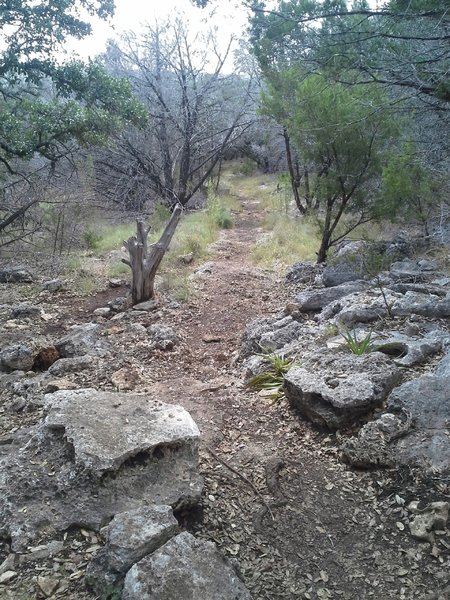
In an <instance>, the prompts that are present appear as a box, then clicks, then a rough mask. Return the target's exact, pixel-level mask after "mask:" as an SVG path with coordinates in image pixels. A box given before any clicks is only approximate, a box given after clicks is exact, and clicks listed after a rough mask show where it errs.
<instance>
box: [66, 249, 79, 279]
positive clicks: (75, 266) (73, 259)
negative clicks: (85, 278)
mask: <svg viewBox="0 0 450 600" xmlns="http://www.w3.org/2000/svg"><path fill="white" fill-rule="evenodd" d="M81 268H82V265H81V258H80V257H79V256H78V255H76V254H75V255H73V256H70V257H69V258H68V259H67V262H66V264H65V269H64V270H65V272H66V273H69V274H70V273H79V272H80V271H81Z"/></svg>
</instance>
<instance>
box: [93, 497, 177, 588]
mask: <svg viewBox="0 0 450 600" xmlns="http://www.w3.org/2000/svg"><path fill="white" fill-rule="evenodd" d="M178 532H179V527H178V522H177V520H176V519H175V517H174V516H173V512H172V508H171V507H170V506H152V505H151V506H147V505H142V506H139V507H137V508H136V509H134V510H131V511H127V512H124V513H120V514H118V515H116V516H115V517H114V518H113V520H112V521H111V523H110V524H109V525H108V527H107V534H106V544H105V546H104V547H103V548H102V549H101V550H100V552H99V553H98V554H97V555H96V556H95V557H94V558H93V559H92V561H91V562H90V563H89V565H88V568H87V571H86V582H87V583H88V585H89V586H90V587H91V588H93V589H94V591H95V592H96V593H97V594H99V595H100V596H101V595H102V594H105V593H106V592H107V591H108V589H111V586H114V585H116V584H117V583H118V582H119V580H120V579H121V578H122V577H123V576H124V575H125V573H126V572H127V571H128V569H130V567H132V566H133V565H134V564H135V563H137V562H138V561H140V560H141V559H142V558H144V557H145V556H147V555H148V554H151V553H152V552H154V551H155V550H157V549H158V548H160V547H161V546H163V545H164V544H165V543H166V542H168V541H169V540H170V539H171V538H172V537H173V536H174V535H176V534H177V533H178Z"/></svg>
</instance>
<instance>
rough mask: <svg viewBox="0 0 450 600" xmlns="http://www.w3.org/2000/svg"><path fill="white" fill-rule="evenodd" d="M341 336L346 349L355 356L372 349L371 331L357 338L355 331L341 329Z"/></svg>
mask: <svg viewBox="0 0 450 600" xmlns="http://www.w3.org/2000/svg"><path fill="white" fill-rule="evenodd" d="M341 336H342V337H343V338H344V340H345V342H346V344H347V347H348V349H349V350H350V351H351V352H352V353H353V354H356V356H362V355H363V354H366V353H368V352H372V350H373V344H372V331H369V333H368V334H367V335H366V336H364V337H363V338H362V339H361V340H358V338H357V336H356V331H353V332H351V331H343V332H341Z"/></svg>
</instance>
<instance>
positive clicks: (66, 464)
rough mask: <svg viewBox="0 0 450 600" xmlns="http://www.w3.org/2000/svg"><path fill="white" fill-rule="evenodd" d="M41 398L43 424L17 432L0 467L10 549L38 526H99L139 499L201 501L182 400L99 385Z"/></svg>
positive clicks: (0, 508) (3, 525)
mask: <svg viewBox="0 0 450 600" xmlns="http://www.w3.org/2000/svg"><path fill="white" fill-rule="evenodd" d="M45 399H46V407H45V411H46V413H47V416H46V419H45V422H44V423H40V424H38V425H36V426H34V427H32V428H31V429H30V430H28V431H26V432H19V433H18V434H17V436H16V438H15V440H14V443H13V444H12V445H11V448H10V452H9V453H8V454H7V455H6V456H5V457H4V458H3V459H2V460H1V464H0V467H1V469H0V470H1V472H2V473H3V476H2V478H1V480H0V532H1V534H2V535H6V536H9V537H11V539H12V547H13V549H21V548H23V547H24V546H26V545H27V543H29V540H31V539H33V538H35V537H36V536H37V535H38V534H39V532H40V531H42V530H43V529H45V531H46V533H47V534H48V533H49V532H58V531H63V530H66V529H67V528H69V527H70V526H72V525H79V524H84V525H85V526H86V527H88V528H91V529H93V530H99V529H100V528H101V527H103V526H104V525H105V524H106V523H108V521H109V520H110V519H111V517H112V516H114V515H115V514H117V513H120V512H124V511H129V510H132V509H134V508H136V507H138V506H140V505H141V504H142V502H143V501H144V500H145V501H146V502H149V503H152V504H166V505H170V506H172V507H173V508H179V507H182V506H186V507H189V506H192V505H195V504H196V503H197V502H198V501H199V498H200V494H201V490H202V480H201V477H200V476H199V474H198V471H197V463H198V438H199V432H198V429H197V426H196V425H195V423H194V421H193V420H192V418H191V417H190V415H189V414H188V413H187V412H186V411H185V410H183V409H182V408H181V407H179V406H173V405H167V404H164V403H163V402H160V401H159V400H157V399H153V398H147V397H145V396H137V395H132V394H120V393H108V392H97V391H96V390H76V391H59V392H56V393H54V394H49V395H47V396H46V398H45Z"/></svg>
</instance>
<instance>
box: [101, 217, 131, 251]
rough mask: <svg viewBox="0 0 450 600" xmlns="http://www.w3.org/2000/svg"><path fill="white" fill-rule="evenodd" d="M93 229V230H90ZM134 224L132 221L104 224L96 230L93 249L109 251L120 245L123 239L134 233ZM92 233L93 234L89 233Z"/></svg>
mask: <svg viewBox="0 0 450 600" xmlns="http://www.w3.org/2000/svg"><path fill="white" fill-rule="evenodd" d="M90 231H93V230H90ZM135 232H136V226H135V225H134V224H133V223H121V224H119V225H104V226H103V227H100V228H99V230H98V234H97V232H96V231H94V234H96V235H98V236H99V239H97V238H95V239H97V241H96V242H95V247H94V248H93V249H94V250H97V251H99V252H110V251H111V250H116V249H117V248H120V247H121V246H122V243H123V241H124V240H126V239H128V238H129V237H130V236H132V235H134V234H135ZM91 235H93V234H91Z"/></svg>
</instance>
